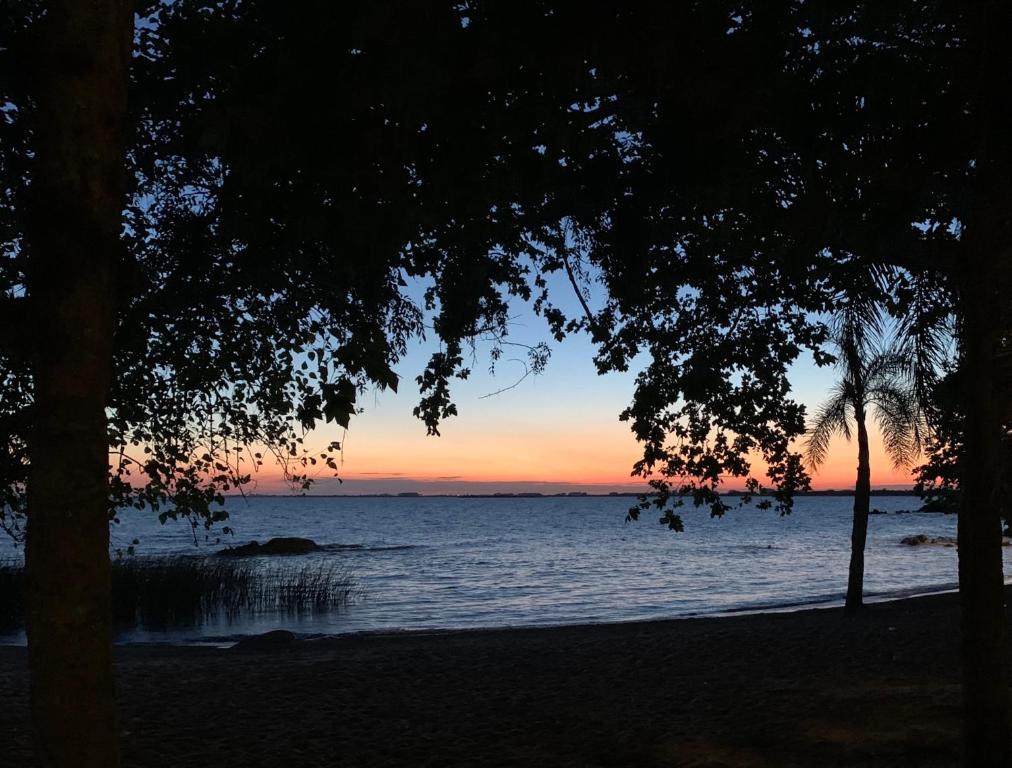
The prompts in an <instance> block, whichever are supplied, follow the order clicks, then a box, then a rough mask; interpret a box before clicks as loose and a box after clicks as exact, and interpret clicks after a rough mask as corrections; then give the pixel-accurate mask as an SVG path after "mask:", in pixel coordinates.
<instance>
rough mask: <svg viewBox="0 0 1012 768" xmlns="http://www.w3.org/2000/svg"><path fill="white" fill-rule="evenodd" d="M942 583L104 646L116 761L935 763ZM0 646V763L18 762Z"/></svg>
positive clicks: (18, 662)
mask: <svg viewBox="0 0 1012 768" xmlns="http://www.w3.org/2000/svg"><path fill="white" fill-rule="evenodd" d="M958 637H959V632H958V602H957V598H956V596H955V595H941V596H933V597H926V598H915V599H909V600H902V601H897V602H893V603H883V604H878V605H872V606H869V607H868V609H867V611H866V612H865V613H864V614H863V615H861V616H858V617H848V616H844V615H843V613H842V611H841V610H839V609H830V610H806V611H800V612H797V613H788V614H766V615H753V616H737V617H731V618H709V619H682V620H675V621H664V622H651V623H642V624H611V625H598V626H580V627H564V628H552V629H517V630H499V631H478V632H452V633H443V634H402V635H392V636H391V635H386V636H376V635H371V636H357V637H345V638H328V639H325V640H302V641H297V642H295V643H292V644H290V645H288V646H286V647H280V648H275V649H271V650H262V651H252V650H245V651H240V650H236V649H231V650H215V649H207V648H181V647H171V646H148V647H123V648H119V649H118V653H117V671H118V680H119V697H120V712H121V723H120V726H121V729H122V745H123V755H124V764H125V765H127V766H198V767H199V766H272V767H273V766H280V767H281V768H295V767H296V766H332V765H338V764H341V765H346V766H380V765H384V766H386V765H390V766H412V767H413V766H446V765H455V766H485V765H489V766H491V765H495V766H505V765H510V766H711V767H713V766H771V767H776V768H779V767H780V766H837V765H846V766H890V768H892V767H895V766H937V765H954V764H956V763H957V761H958V749H959V745H958V732H959V702H960V689H959V662H958ZM26 696H27V675H26V671H25V652H24V649H19V648H2V649H0V722H2V723H3V726H2V727H3V729H4V731H5V733H6V735H7V738H6V739H5V740H4V742H3V743H2V746H0V764H2V765H4V766H8V765H10V766H22V765H30V764H31V762H30V749H29V743H28V742H29V737H28V714H27V698H26Z"/></svg>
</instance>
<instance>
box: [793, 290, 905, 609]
mask: <svg viewBox="0 0 1012 768" xmlns="http://www.w3.org/2000/svg"><path fill="white" fill-rule="evenodd" d="M881 335H882V321H881V317H880V315H879V313H878V311H877V309H876V308H874V307H872V308H864V307H863V306H862V305H860V304H858V305H857V306H853V305H852V306H850V307H847V308H846V309H844V310H843V311H842V312H840V313H839V314H838V315H837V316H836V318H835V324H834V328H833V336H832V339H833V345H834V346H835V347H836V352H837V367H838V369H839V371H840V378H839V380H838V381H837V382H836V383H835V384H834V385H833V388H832V390H831V392H830V396H829V399H828V400H826V401H825V402H824V403H822V405H820V406H819V408H818V410H817V411H816V412H815V415H814V417H813V419H812V421H811V423H810V425H809V428H808V439H807V443H806V453H807V458H808V462H809V464H810V465H811V467H812V469H813V470H815V469H817V468H818V467H819V466H821V465H822V464H823V463H824V462H825V461H826V458H827V457H828V455H829V446H830V441H831V440H832V438H833V437H834V436H835V435H837V434H840V435H843V436H844V437H845V438H846V439H847V440H848V441H850V439H851V435H852V431H851V424H852V423H853V425H854V432H856V433H857V482H856V483H855V485H854V522H853V526H852V529H851V544H850V568H849V571H848V577H847V599H846V608H847V610H848V611H855V610H857V609H858V608H860V607H861V605H862V602H863V597H864V550H865V542H866V540H867V537H868V514H869V512H870V507H871V458H870V451H869V442H868V424H867V422H868V417H869V416H873V417H874V418H875V420H876V421H877V422H878V424H879V427H880V429H881V431H882V437H883V442H884V445H885V449H886V453H887V454H888V455H889V458H890V459H891V460H892V462H893V465H894V466H895V467H906V466H909V465H910V463H911V462H912V461H913V459H914V457H915V456H916V455H917V453H918V452H919V445H918V444H919V435H918V429H917V411H918V409H917V398H916V394H915V391H914V387H913V385H912V383H911V380H910V379H911V376H910V373H911V371H910V368H911V364H910V362H911V361H910V360H909V359H908V358H906V357H905V356H904V355H903V354H901V353H899V352H897V351H895V350H893V349H884V350H877V349H876V348H875V346H876V345H875V340H876V338H881Z"/></svg>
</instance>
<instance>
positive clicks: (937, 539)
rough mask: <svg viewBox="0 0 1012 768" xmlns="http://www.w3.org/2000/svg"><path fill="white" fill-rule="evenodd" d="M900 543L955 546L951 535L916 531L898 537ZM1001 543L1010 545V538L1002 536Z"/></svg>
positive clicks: (913, 545)
mask: <svg viewBox="0 0 1012 768" xmlns="http://www.w3.org/2000/svg"><path fill="white" fill-rule="evenodd" d="M900 544H908V545H909V546H911V547H917V546H921V545H923V544H928V545H934V546H936V547H954V546H956V539H955V537H953V536H928V535H927V534H924V533H918V534H917V535H916V536H904V537H903V538H902V539H900ZM1001 545H1002V546H1003V547H1007V546H1009V545H1012V539H1010V538H1009V537H1008V536H1003V537H1002V539H1001Z"/></svg>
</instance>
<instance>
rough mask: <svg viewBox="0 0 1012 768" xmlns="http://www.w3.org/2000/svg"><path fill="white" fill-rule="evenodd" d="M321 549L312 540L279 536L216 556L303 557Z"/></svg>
mask: <svg viewBox="0 0 1012 768" xmlns="http://www.w3.org/2000/svg"><path fill="white" fill-rule="evenodd" d="M321 549H322V547H321V546H320V545H319V544H317V543H316V542H315V541H313V540H312V539H300V538H299V537H297V536H280V537H278V538H275V539H270V540H269V541H267V543H266V544H261V543H259V542H257V541H251V542H250V543H249V544H243V545H241V546H238V547H229V548H228V549H223V550H221V552H219V553H218V554H220V555H226V556H229V557H246V556H249V555H305V554H308V553H310V552H319V551H320V550H321Z"/></svg>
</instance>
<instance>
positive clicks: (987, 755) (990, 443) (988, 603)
mask: <svg viewBox="0 0 1012 768" xmlns="http://www.w3.org/2000/svg"><path fill="white" fill-rule="evenodd" d="M988 261H989V260H988V259H981V260H979V261H978V262H977V263H976V264H971V265H969V266H968V267H967V268H966V271H967V273H968V274H967V275H965V277H964V280H963V283H962V285H961V289H962V290H961V305H962V307H961V308H962V318H963V363H962V365H963V373H964V376H963V379H964V381H965V386H966V391H965V395H964V403H965V407H966V431H965V442H964V454H963V461H962V477H961V481H960V489H961V490H962V504H961V507H960V510H959V592H960V599H961V604H962V631H963V647H962V657H963V658H962V661H963V750H964V763H965V765H968V766H975V767H976V766H1008V765H1010V764H1012V760H1010V751H1009V727H1008V717H1009V702H1008V661H1007V657H1008V647H1007V642H1006V628H1005V601H1004V577H1003V573H1002V547H1001V535H1002V531H1001V517H1000V514H999V510H1000V503H1001V499H1000V493H1001V479H1000V477H1001V471H1002V466H1001V450H1002V446H1001V414H1000V412H999V408H998V407H997V405H998V399H999V398H998V393H997V392H996V391H995V386H994V385H995V381H996V376H995V374H996V371H995V364H994V355H995V351H996V349H997V343H998V332H999V329H998V325H999V317H1000V310H999V307H1000V303H999V302H1000V301H1002V297H1001V296H1000V295H999V296H995V286H996V285H997V281H996V280H995V279H994V278H995V276H994V275H991V274H990V273H991V272H993V271H994V270H992V269H990V268H989V267H988Z"/></svg>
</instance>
